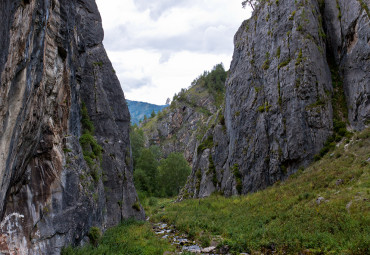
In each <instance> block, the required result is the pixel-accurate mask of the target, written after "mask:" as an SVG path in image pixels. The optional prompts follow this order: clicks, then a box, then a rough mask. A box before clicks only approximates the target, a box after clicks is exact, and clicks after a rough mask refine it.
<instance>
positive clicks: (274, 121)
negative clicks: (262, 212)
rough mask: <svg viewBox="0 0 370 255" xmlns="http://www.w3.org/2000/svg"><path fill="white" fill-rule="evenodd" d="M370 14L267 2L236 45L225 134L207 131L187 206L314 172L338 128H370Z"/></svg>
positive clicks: (351, 6) (312, 3) (307, 2)
mask: <svg viewBox="0 0 370 255" xmlns="http://www.w3.org/2000/svg"><path fill="white" fill-rule="evenodd" d="M361 3H362V7H361ZM366 6H367V7H366ZM368 6H369V1H365V0H361V1H357V0H351V1H344V0H337V1H331V0H325V1H324V0H320V1H317V0H300V1H293V0H279V1H263V2H262V3H261V5H260V6H259V7H258V8H257V9H256V11H255V12H254V13H253V15H252V17H251V18H250V19H249V20H246V21H244V22H243V24H242V25H241V27H240V28H239V30H238V32H237V33H236V35H235V37H234V44H235V50H234V56H233V61H232V63H231V67H230V71H229V77H228V79H227V81H226V100H225V101H226V102H225V112H224V115H225V126H226V131H225V132H223V130H225V128H224V127H223V125H221V124H218V125H216V126H215V127H214V128H213V129H210V130H208V132H207V134H206V136H204V138H203V141H207V139H208V140H209V142H207V144H208V145H210V146H208V147H207V149H205V150H203V152H202V153H201V154H199V155H197V159H196V162H195V163H194V168H193V171H192V174H191V176H190V177H189V179H188V183H187V184H186V187H185V188H184V190H183V191H182V195H181V198H184V197H185V198H186V197H203V196H208V195H209V194H211V193H212V192H214V191H219V192H222V193H224V194H225V195H234V194H246V193H248V192H254V191H256V190H259V189H262V188H265V187H267V186H269V185H271V184H273V183H275V182H276V181H278V180H283V179H285V178H286V177H287V176H289V175H290V174H292V173H294V172H295V171H297V169H298V168H300V167H305V166H307V165H308V164H309V163H310V162H311V161H312V160H313V157H314V155H315V154H317V153H318V152H319V151H320V149H321V148H322V147H323V145H324V143H325V142H326V141H327V139H328V138H329V137H332V135H333V133H334V135H335V132H337V131H338V130H337V129H338V126H340V124H338V123H347V127H348V128H349V129H355V130H361V129H363V128H364V127H365V126H366V125H368V124H369V118H370V116H369V114H370V108H369V107H370V106H369V99H370V91H369V89H370V86H369V82H370V77H369V73H370V72H369V68H370V66H369V64H368V63H369V59H370V41H369V34H370V31H369V30H370V26H369V16H368V9H367V10H366V8H368ZM261 42H263V43H261ZM347 109H348V110H347ZM333 123H334V125H333ZM336 138H337V137H336ZM333 139H334V138H333Z"/></svg>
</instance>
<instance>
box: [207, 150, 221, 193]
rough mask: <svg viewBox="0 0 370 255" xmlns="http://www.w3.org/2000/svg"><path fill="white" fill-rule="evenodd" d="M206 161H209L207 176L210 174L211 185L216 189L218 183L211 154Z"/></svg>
mask: <svg viewBox="0 0 370 255" xmlns="http://www.w3.org/2000/svg"><path fill="white" fill-rule="evenodd" d="M208 161H209V166H208V173H207V174H212V183H213V185H214V186H215V187H216V186H217V183H218V180H217V176H216V166H215V163H214V162H213V158H212V154H211V153H210V154H209V156H208Z"/></svg>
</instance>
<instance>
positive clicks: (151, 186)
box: [134, 147, 160, 195]
mask: <svg viewBox="0 0 370 255" xmlns="http://www.w3.org/2000/svg"><path fill="white" fill-rule="evenodd" d="M159 156H160V154H159V153H157V150H156V149H154V147H153V148H144V149H142V150H141V153H140V157H139V158H138V159H137V163H136V168H135V171H134V181H135V185H136V186H137V187H140V188H142V191H145V192H147V193H148V194H150V195H152V194H154V193H155V190H156V187H157V178H158V164H159V162H158V157H159ZM136 171H138V172H137V173H136Z"/></svg>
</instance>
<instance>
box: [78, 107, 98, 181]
mask: <svg viewBox="0 0 370 255" xmlns="http://www.w3.org/2000/svg"><path fill="white" fill-rule="evenodd" d="M81 117H82V118H81V124H82V135H81V136H80V139H79V142H80V145H81V148H82V153H83V157H84V160H85V161H86V163H87V165H88V166H89V168H90V170H91V172H90V174H91V177H92V178H93V179H94V181H95V182H98V181H99V179H100V167H99V164H100V161H101V160H102V153H103V147H102V146H100V145H99V144H98V142H97V141H96V139H95V138H94V136H93V135H94V131H95V128H94V125H93V123H92V121H91V120H90V117H89V114H88V111H87V107H86V104H85V103H84V102H83V103H82V107H81Z"/></svg>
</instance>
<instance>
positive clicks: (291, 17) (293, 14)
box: [289, 11, 296, 20]
mask: <svg viewBox="0 0 370 255" xmlns="http://www.w3.org/2000/svg"><path fill="white" fill-rule="evenodd" d="M295 13H296V11H293V12H292V14H291V15H290V17H289V20H293V19H294V16H295Z"/></svg>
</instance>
